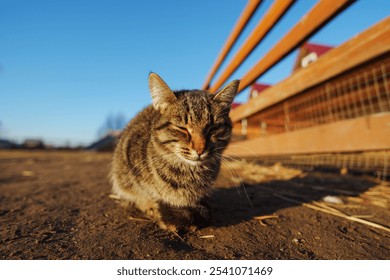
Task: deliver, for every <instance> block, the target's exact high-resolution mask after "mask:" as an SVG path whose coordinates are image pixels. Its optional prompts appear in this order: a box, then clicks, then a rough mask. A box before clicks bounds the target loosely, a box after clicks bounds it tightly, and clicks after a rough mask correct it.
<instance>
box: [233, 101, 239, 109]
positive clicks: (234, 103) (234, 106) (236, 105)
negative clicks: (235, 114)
mask: <svg viewBox="0 0 390 280" xmlns="http://www.w3.org/2000/svg"><path fill="white" fill-rule="evenodd" d="M240 105H241V103H238V102H233V104H232V109H234V108H237V107H238V106H240Z"/></svg>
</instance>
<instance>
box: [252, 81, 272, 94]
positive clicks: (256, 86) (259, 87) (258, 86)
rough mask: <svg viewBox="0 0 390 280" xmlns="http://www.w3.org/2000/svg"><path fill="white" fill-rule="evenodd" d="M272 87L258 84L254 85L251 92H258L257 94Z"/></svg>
mask: <svg viewBox="0 0 390 280" xmlns="http://www.w3.org/2000/svg"><path fill="white" fill-rule="evenodd" d="M270 86H271V85H269V84H258V83H254V84H253V85H252V87H251V91H252V90H257V92H262V91H263V90H265V89H266V88H268V87H270Z"/></svg>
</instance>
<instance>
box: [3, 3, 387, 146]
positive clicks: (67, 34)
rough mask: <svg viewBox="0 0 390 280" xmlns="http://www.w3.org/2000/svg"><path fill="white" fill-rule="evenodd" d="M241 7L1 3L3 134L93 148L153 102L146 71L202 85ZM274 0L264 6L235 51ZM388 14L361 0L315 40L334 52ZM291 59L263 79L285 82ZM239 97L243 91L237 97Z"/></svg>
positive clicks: (279, 29) (258, 53)
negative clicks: (112, 121) (110, 127)
mask: <svg viewBox="0 0 390 280" xmlns="http://www.w3.org/2000/svg"><path fill="white" fill-rule="evenodd" d="M316 2H317V1H315V0H298V1H297V3H296V4H294V5H293V7H292V8H291V9H290V11H289V12H288V13H287V14H286V15H285V17H284V18H283V20H282V21H281V22H280V23H279V24H278V25H277V26H276V28H275V29H274V30H273V31H272V32H271V33H270V34H269V35H268V36H267V37H266V40H265V41H264V42H263V43H261V44H260V45H259V46H258V47H257V49H256V50H255V51H254V52H253V53H252V54H251V55H250V57H249V58H248V60H247V61H246V62H245V63H244V64H243V65H242V66H241V67H240V68H239V69H238V70H237V71H236V73H235V74H234V75H233V76H232V77H231V79H239V78H240V77H241V76H243V75H244V74H245V73H246V72H247V71H248V70H249V69H250V68H251V67H252V66H253V65H254V64H255V63H256V62H257V61H258V60H259V59H260V58H261V57H262V56H263V55H264V54H265V53H266V52H267V51H268V50H269V49H270V48H272V46H273V45H274V44H275V43H276V42H277V41H278V40H279V39H280V38H281V37H282V36H283V35H284V34H286V32H287V31H288V30H290V29H291V28H292V27H293V25H294V24H295V23H296V22H297V20H298V19H300V18H301V17H302V16H303V15H304V14H305V13H306V12H307V11H308V10H309V9H310V8H311V7H312V6H313V5H314V3H316ZM246 3H247V1H244V0H242V1H240V0H197V1H189V0H188V1H185V0H165V1H161V0H132V1H130V0H128V1H125V0H111V1H108V0H107V1H99V0H95V1H83V0H66V1H65V0H63V1H59V0H34V1H31V0H0V123H1V125H0V138H9V139H13V140H16V141H19V142H20V141H23V140H24V139H25V138H40V139H43V140H45V142H47V143H50V144H56V145H62V144H64V143H70V144H72V145H79V144H89V143H90V142H92V141H94V140H95V139H96V137H97V132H98V129H99V127H100V126H101V125H102V124H103V123H104V121H105V119H106V118H107V116H108V115H109V114H117V113H122V114H124V115H125V116H126V118H128V119H130V118H132V117H133V116H134V115H135V114H136V113H137V112H139V111H140V110H141V109H142V108H144V107H145V106H147V105H148V104H149V103H150V102H151V99H150V95H149V92H148V87H147V76H148V73H149V72H150V71H154V72H156V73H158V74H159V75H160V76H162V77H163V78H164V80H165V81H166V82H167V83H168V84H169V85H170V86H171V87H172V88H173V89H183V88H191V89H193V88H200V87H201V86H202V85H203V82H204V81H205V78H206V75H207V74H208V72H209V70H210V67H211V66H212V64H213V62H214V60H215V59H216V57H217V55H218V53H219V51H220V49H221V48H222V46H223V44H224V42H225V40H226V38H227V36H228V35H229V33H230V31H231V29H232V28H233V26H234V24H235V22H236V20H237V19H238V16H239V15H240V14H241V12H242V10H243V8H244V6H245V5H246ZM271 3H272V1H271V0H264V1H263V4H262V5H261V6H260V9H258V11H257V12H256V14H255V15H254V17H253V18H252V21H251V22H250V24H249V25H248V27H247V28H246V29H245V31H244V33H243V34H242V36H241V37H240V40H239V41H238V42H237V44H236V45H235V47H234V48H233V52H234V51H235V50H237V49H238V48H239V46H240V45H241V43H242V42H243V41H244V39H245V37H246V36H248V35H249V34H250V32H251V30H252V29H253V27H254V26H255V25H256V24H257V22H258V21H259V19H260V18H261V16H262V14H264V12H265V11H266V9H267V8H268V7H269V6H270V4H271ZM389 15H390V3H389V1H388V0H359V1H357V2H356V3H354V4H353V5H352V6H351V7H349V8H348V9H347V10H346V11H345V12H343V13H342V14H341V15H339V16H338V17H337V18H336V19H335V20H334V21H332V22H331V23H330V24H328V25H327V26H326V27H325V28H324V29H323V30H321V31H320V32H318V33H317V34H316V35H314V36H313V38H312V39H311V41H312V42H316V43H323V44H328V45H333V46H337V45H339V44H341V43H343V42H345V41H346V40H348V39H349V38H351V37H353V36H354V35H356V34H358V33H360V32H362V31H363V30H365V29H367V28H368V27H370V26H371V25H373V24H375V23H377V22H379V21H380V20H382V19H384V18H385V17H387V16H389ZM294 55H295V53H293V54H291V55H289V56H288V57H287V58H286V59H284V60H283V61H282V62H281V63H279V64H277V65H276V66H275V67H274V68H273V69H272V70H271V71H269V72H268V73H266V74H265V75H264V76H262V77H261V78H260V81H261V82H265V83H276V82H278V81H280V80H282V79H284V78H286V77H287V76H288V75H289V73H290V72H291V68H292V63H293V61H294V58H295V57H294ZM229 58H231V55H230V56H229V57H228V60H227V61H229ZM224 65H226V64H224ZM245 99H246V93H245V92H244V93H242V94H241V95H240V96H239V97H238V98H237V101H244V100H245Z"/></svg>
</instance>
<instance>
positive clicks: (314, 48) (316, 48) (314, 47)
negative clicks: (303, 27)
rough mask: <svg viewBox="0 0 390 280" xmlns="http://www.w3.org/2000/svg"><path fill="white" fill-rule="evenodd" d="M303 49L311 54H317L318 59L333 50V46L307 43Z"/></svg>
mask: <svg viewBox="0 0 390 280" xmlns="http://www.w3.org/2000/svg"><path fill="white" fill-rule="evenodd" d="M303 48H306V49H307V50H308V52H309V53H312V52H314V53H316V54H317V55H318V57H320V56H321V55H323V54H325V53H326V52H328V51H329V50H331V49H333V47H331V46H326V45H318V44H313V43H305V44H304V45H303Z"/></svg>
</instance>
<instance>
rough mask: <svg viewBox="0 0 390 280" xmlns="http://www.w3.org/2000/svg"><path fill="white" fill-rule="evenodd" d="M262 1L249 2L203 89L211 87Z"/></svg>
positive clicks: (252, 0) (250, 0)
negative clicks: (216, 74) (215, 76)
mask: <svg viewBox="0 0 390 280" xmlns="http://www.w3.org/2000/svg"><path fill="white" fill-rule="evenodd" d="M261 2H262V0H249V1H248V4H247V5H246V6H245V8H244V10H243V12H242V14H241V16H240V17H239V19H238V21H237V23H236V25H235V26H234V28H233V30H232V32H231V33H230V35H229V37H228V39H227V40H226V43H225V45H224V47H223V48H222V50H221V52H220V53H219V55H218V57H217V59H216V61H215V62H214V64H213V66H212V68H211V70H210V73H209V74H208V76H207V79H206V81H205V83H204V85H203V89H204V90H207V89H208V88H209V86H210V82H211V80H212V78H213V77H214V75H215V73H216V72H217V70H218V69H219V67H220V66H221V64H222V62H223V61H224V60H225V58H226V56H227V55H228V54H229V52H230V50H231V49H232V47H233V45H234V43H235V42H236V41H237V39H238V37H239V36H240V34H241V33H242V31H243V30H244V28H245V26H246V25H247V24H248V22H249V20H250V19H251V17H252V16H253V14H254V12H255V11H256V9H257V8H258V6H259V5H260V3H261Z"/></svg>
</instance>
